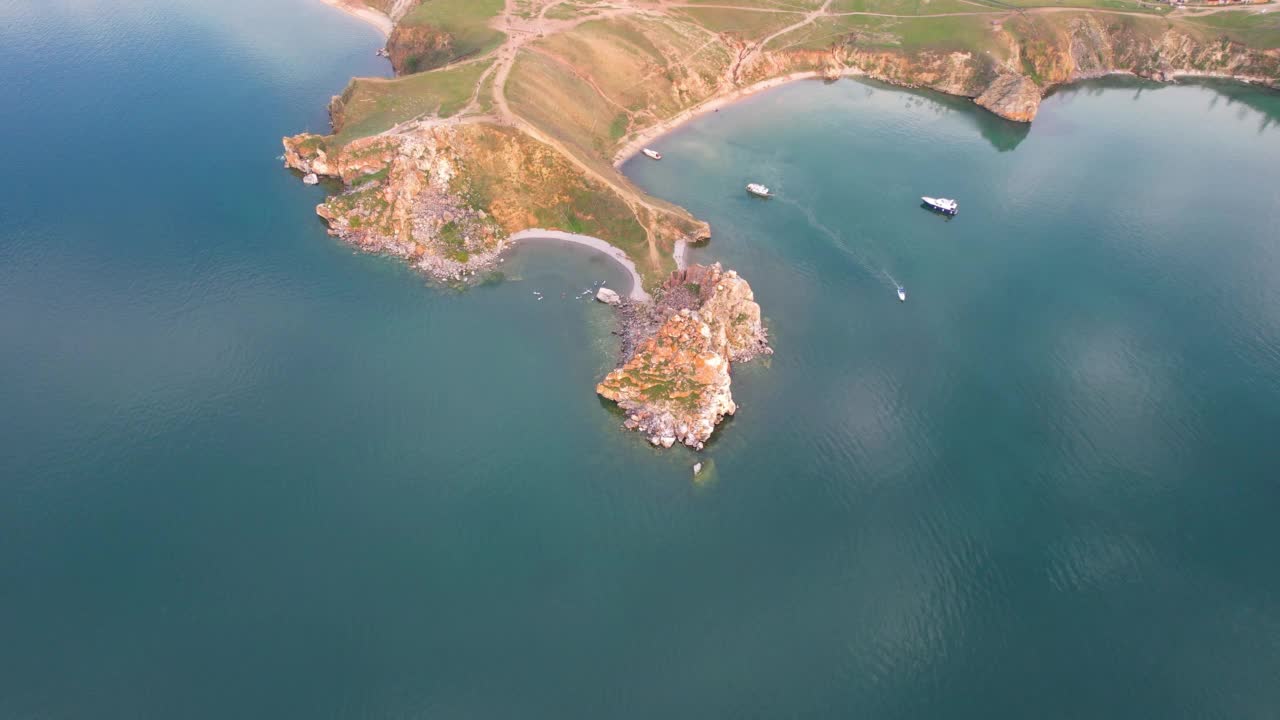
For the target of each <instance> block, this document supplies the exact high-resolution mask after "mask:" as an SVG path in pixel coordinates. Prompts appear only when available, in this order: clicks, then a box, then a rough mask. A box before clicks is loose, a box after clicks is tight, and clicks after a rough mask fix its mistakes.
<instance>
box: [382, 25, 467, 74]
mask: <svg viewBox="0 0 1280 720" xmlns="http://www.w3.org/2000/svg"><path fill="white" fill-rule="evenodd" d="M387 56H388V59H390V60H391V67H392V68H394V69H395V71H396V75H409V74H411V73H416V72H423V71H425V70H431V69H433V68H437V67H440V66H441V65H444V64H445V63H447V62H449V60H451V59H452V58H453V56H454V47H453V36H452V35H450V34H449V33H447V32H444V31H442V30H438V29H436V28H434V27H432V26H430V25H396V28H395V30H393V31H391V37H389V38H387Z"/></svg>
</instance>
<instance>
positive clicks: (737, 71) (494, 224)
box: [284, 0, 1280, 448]
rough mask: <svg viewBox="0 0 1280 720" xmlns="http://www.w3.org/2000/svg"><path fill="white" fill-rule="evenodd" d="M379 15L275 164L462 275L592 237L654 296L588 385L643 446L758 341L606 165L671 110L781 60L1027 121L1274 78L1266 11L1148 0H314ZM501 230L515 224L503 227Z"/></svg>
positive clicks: (781, 78) (748, 82)
mask: <svg viewBox="0 0 1280 720" xmlns="http://www.w3.org/2000/svg"><path fill="white" fill-rule="evenodd" d="M327 1H328V2H331V3H334V4H339V5H342V6H344V7H346V8H347V9H349V10H353V11H357V12H359V13H360V14H361V15H362V16H363V17H365V18H366V19H370V17H371V14H372V18H373V19H374V20H376V22H375V24H376V25H378V26H379V27H380V28H382V29H383V30H384V32H388V29H389V32H388V39H387V44H386V48H385V54H386V55H387V56H388V58H389V60H390V62H391V63H392V66H393V68H394V70H395V72H396V75H397V77H396V78H395V79H391V80H386V79H377V78H373V79H367V78H358V79H355V80H353V81H352V82H351V83H350V85H349V86H348V87H347V88H346V89H345V90H344V91H343V92H342V94H341V95H339V96H336V97H334V98H333V100H332V102H331V104H330V107H329V112H330V117H331V120H332V131H331V132H330V133H329V134H328V135H313V134H303V135H297V136H294V137H290V138H285V140H284V146H285V155H284V157H285V163H286V165H287V166H288V167H290V168H292V169H294V170H296V171H297V172H298V173H299V174H300V175H302V176H304V178H305V179H306V180H307V181H308V182H318V181H319V180H320V178H327V179H328V185H327V186H328V187H329V188H330V189H331V190H332V194H331V195H330V196H329V198H328V199H327V200H326V201H325V202H323V203H321V204H320V205H319V206H318V207H317V210H316V211H317V213H318V214H319V215H320V216H321V217H322V218H323V219H324V220H325V222H326V223H327V224H328V227H329V231H330V232H331V233H332V234H334V235H336V236H338V237H341V238H343V239H344V240H346V241H348V242H350V243H352V244H354V245H356V246H357V247H360V248H362V249H365V250H368V251H371V252H379V253H387V254H391V255H394V256H398V257H401V258H404V259H405V260H406V261H408V262H410V263H412V264H413V265H414V266H415V267H418V268H420V269H421V270H422V271H423V272H425V273H426V274H428V275H430V276H431V277H434V278H437V279H441V280H447V281H454V282H459V281H465V280H467V279H468V278H470V277H472V276H474V275H476V274H477V273H478V272H480V271H483V270H485V269H486V268H489V267H492V265H493V263H495V262H496V260H497V258H498V256H499V253H501V251H502V250H503V249H504V248H505V247H507V246H508V245H510V244H511V243H512V242H514V241H515V239H518V238H520V237H525V236H527V234H524V233H522V231H525V230H528V229H529V228H542V229H546V230H555V231H563V232H566V233H572V234H575V235H577V236H590V237H591V238H598V239H600V240H602V241H604V242H607V243H608V244H609V245H611V246H612V247H613V248H616V249H617V251H618V252H620V253H624V254H625V259H626V260H627V261H628V262H627V265H628V268H629V269H633V270H634V272H636V273H637V275H638V276H639V280H640V282H641V283H642V284H643V287H642V288H640V289H639V290H640V291H639V293H638V295H641V296H646V297H647V295H646V293H645V292H644V290H651V291H653V293H654V295H655V296H656V300H655V301H654V302H653V303H652V304H651V305H649V304H643V303H635V302H625V303H623V304H622V306H621V309H620V311H619V312H620V313H621V314H622V315H623V318H624V325H625V327H626V330H625V332H624V333H623V335H624V342H623V353H622V361H621V363H620V366H619V367H618V369H616V370H614V371H613V372H612V373H610V374H609V375H608V376H607V377H606V378H604V380H603V381H602V382H601V383H600V385H599V387H598V388H597V389H598V392H599V393H600V394H601V395H602V396H604V397H606V398H609V399H611V400H615V401H617V402H618V404H619V406H620V407H622V408H623V410H624V412H625V413H626V417H627V419H626V425H627V426H628V427H630V428H632V429H636V430H639V431H641V432H643V433H645V435H646V436H647V437H648V438H649V439H650V441H652V442H654V443H655V444H658V445H663V446H671V445H674V444H675V443H677V442H679V443H682V444H685V445H688V446H691V447H695V448H700V447H702V446H703V445H704V444H705V443H706V441H707V439H708V437H709V436H710V434H711V431H712V429H713V428H714V427H715V425H716V423H717V422H719V421H720V419H721V418H723V417H724V416H725V415H728V414H732V413H733V412H734V409H735V406H734V404H733V401H732V397H731V395H730V393H729V368H730V365H731V363H733V362H740V361H744V360H747V359H749V358H750V357H751V356H753V355H755V354H758V353H761V352H767V351H768V346H767V344H766V342H765V336H764V331H763V328H762V326H761V324H760V320H759V317H760V310H759V306H758V305H756V304H755V302H754V298H753V297H752V294H751V290H750V288H749V287H748V286H747V284H746V282H745V281H743V280H742V279H741V278H739V277H737V275H736V274H735V273H733V271H731V270H724V269H721V268H720V267H719V266H710V267H692V268H687V269H686V268H683V267H681V264H682V253H681V252H680V249H681V248H683V247H684V246H685V245H686V244H688V243H701V242H706V241H707V240H709V238H710V237H711V229H710V228H709V227H708V226H707V224H706V223H705V222H702V221H700V220H698V219H697V218H695V217H693V216H692V215H691V214H690V213H688V212H687V211H685V210H684V209H683V208H680V207H678V206H676V205H673V204H671V203H668V202H665V201H663V200H659V199H657V198H654V197H652V196H649V195H647V194H646V193H644V192H642V191H640V190H639V189H637V188H636V187H635V186H633V185H632V184H631V183H630V182H629V181H628V180H627V178H626V177H625V176H624V175H622V173H621V172H619V170H618V166H619V165H620V164H621V163H622V162H623V161H625V160H627V159H628V158H629V157H631V156H632V155H634V154H635V153H636V152H638V151H639V150H640V149H641V148H642V147H644V145H645V144H646V143H648V142H650V141H651V140H652V139H653V138H654V137H656V136H657V135H660V134H661V133H663V132H665V131H667V130H669V129H670V128H672V127H674V126H675V125H676V124H678V123H680V122H682V121H684V120H685V119H687V118H689V117H692V116H693V115H695V114H697V113H699V112H705V111H707V110H709V109H711V108H713V107H716V106H718V105H720V104H723V103H724V102H728V101H731V100H733V99H734V98H737V97H741V96H743V95H746V94H749V93H752V92H755V91H758V90H760V89H763V88H766V87H770V86H773V85H777V84H779V83H782V82H788V81H791V80H795V79H799V78H810V77H821V78H825V79H835V78H839V77H841V76H844V75H864V76H867V77H870V78H874V79H878V80H881V81H885V82H889V83H894V84H897V85H902V86H909V87H919V88H928V89H932V90H936V91H939V92H943V93H948V94H952V95H959V96H964V97H968V98H972V99H973V101H974V102H975V103H977V104H978V105H980V106H981V107H984V108H987V109H988V110H990V111H991V112H993V113H995V114H997V115H999V116H1001V117H1004V118H1006V119H1008V120H1010V121H1017V122H1030V121H1031V120H1032V119H1034V117H1035V115H1036V112H1037V110H1038V108H1039V105H1040V100H1041V98H1042V97H1043V96H1044V94H1045V93H1046V92H1048V91H1049V90H1051V89H1052V88H1053V87H1055V86H1057V85H1060V84H1062V83H1067V82H1071V81H1073V80H1078V79H1083V78H1091V77H1097V76H1100V75H1104V74H1108V73H1129V74H1134V75H1139V76H1142V77H1146V78H1152V79H1155V80H1161V81H1167V80H1172V79H1175V78H1177V77H1181V76H1212V77H1223V78H1231V79H1236V80H1241V81H1245V82H1252V83H1258V84H1263V85H1267V86H1270V87H1276V86H1277V85H1278V83H1280V12H1277V13H1270V12H1265V10H1266V9H1267V8H1263V11H1256V10H1253V9H1249V8H1246V9H1229V10H1222V9H1219V8H1216V7H1215V8H1204V7H1201V8H1187V7H1183V6H1181V5H1179V6H1174V5H1168V4H1161V3H1153V2H1149V1H1148V0H1076V2H1074V3H1072V6H1069V7H1068V6H1063V5H1062V4H1061V3H1059V2H1056V1H1055V2H1048V1H1047V0H1046V1H1045V2H1037V0H1020V1H1019V2H1018V3H1016V4H1009V3H1006V2H995V1H994V0H876V1H875V2H867V0H789V1H788V2H785V3H783V2H774V1H773V0H751V2H738V1H736V0H726V1H725V2H717V3H714V4H710V3H706V2H700V1H698V0H685V1H681V0H599V1H585V0H327ZM513 238H514V239H513Z"/></svg>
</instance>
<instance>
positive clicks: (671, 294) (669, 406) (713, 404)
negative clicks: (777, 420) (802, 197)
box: [596, 263, 772, 450]
mask: <svg viewBox="0 0 1280 720" xmlns="http://www.w3.org/2000/svg"><path fill="white" fill-rule="evenodd" d="M654 312H655V315H657V317H658V318H659V322H660V324H659V326H658V328H657V330H656V331H654V332H653V334H652V335H650V336H649V337H648V338H646V339H644V340H643V341H641V342H640V343H639V345H638V346H637V348H636V351H635V354H634V355H633V356H632V357H631V358H630V359H629V360H628V361H627V362H626V363H625V364H624V365H623V366H622V367H620V368H618V369H616V370H614V371H613V372H611V373H609V374H608V375H607V376H606V377H605V378H604V380H602V381H601V382H600V384H599V385H598V386H597V387H596V392H597V393H599V394H600V395H601V396H602V397H605V398H607V399H609V400H613V401H614V402H616V403H618V406H619V407H620V408H622V409H623V411H625V412H626V414H627V419H626V421H625V423H624V426H625V427H627V428H628V429H630V430H637V431H639V432H642V433H644V434H645V435H646V436H647V437H648V439H649V441H650V442H651V443H653V444H654V445H661V446H662V447H671V446H672V445H674V444H675V443H677V442H679V443H683V444H685V445H687V446H689V447H692V448H695V449H698V450H701V449H702V448H703V446H704V445H705V443H706V442H707V440H708V439H710V437H711V433H712V432H713V431H714V430H715V427H716V425H717V424H719V423H720V421H721V420H722V419H724V417H725V416H726V415H732V414H733V413H734V412H735V411H736V410H737V406H736V405H735V404H734V402H733V394H732V393H731V392H730V390H729V386H730V382H731V381H730V377H729V369H730V363H731V362H746V361H748V360H751V359H752V358H754V357H755V356H757V355H759V354H767V353H770V352H772V351H771V350H770V349H769V346H768V342H767V338H766V334H765V330H764V327H763V325H762V324H761V320H760V306H759V305H757V304H756V302H755V297H754V296H753V294H752V292H751V286H750V285H748V284H747V282H746V281H745V280H743V279H742V278H740V277H738V274H737V273H736V272H734V271H732V270H728V271H726V270H724V269H723V268H721V266H720V265H719V263H717V264H715V265H710V266H703V265H694V266H692V267H690V268H688V269H686V270H683V271H679V272H677V273H675V274H673V275H672V276H671V278H670V279H669V280H667V282H666V283H665V284H664V285H663V287H662V288H661V290H660V291H659V300H658V302H657V305H656V307H655V309H654Z"/></svg>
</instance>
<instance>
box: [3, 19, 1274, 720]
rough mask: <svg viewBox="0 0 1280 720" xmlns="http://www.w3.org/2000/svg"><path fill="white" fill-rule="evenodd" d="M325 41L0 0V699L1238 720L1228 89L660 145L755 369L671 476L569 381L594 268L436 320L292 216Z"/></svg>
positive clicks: (615, 713) (432, 306) (336, 75)
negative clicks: (757, 318) (758, 346)
mask: <svg viewBox="0 0 1280 720" xmlns="http://www.w3.org/2000/svg"><path fill="white" fill-rule="evenodd" d="M377 42H378V38H377V36H376V34H375V33H374V32H373V31H372V30H370V29H368V28H366V27H364V26H363V25H361V24H360V23H358V22H355V21H351V20H349V19H347V18H346V17H345V16H343V15H341V14H339V13H336V12H334V11H332V10H330V9H328V8H325V7H323V6H321V5H319V4H318V3H314V2H312V0H277V1H276V2H272V3H258V2H251V1H250V0H230V1H229V2H223V3H219V4H217V5H216V6H212V5H207V4H202V3H196V2H179V3H162V2H160V1H159V0H139V1H137V2H132V3H128V4H125V5H124V6H123V7H116V6H113V7H112V8H110V12H107V11H106V9H105V7H104V6H93V5H78V6H77V5H71V4H65V3H35V2H27V1H25V0H17V1H16V2H15V1H14V0H0V96H2V97H4V98H6V102H5V103H0V131H2V132H3V136H4V137H6V138H8V139H10V142H8V143H6V159H7V160H8V167H7V170H8V172H7V174H6V179H5V180H4V182H3V187H4V192H2V193H0V218H3V223H2V224H0V340H2V342H0V407H2V408H4V410H5V412H3V413H0V638H3V642H0V718H3V719H7V718H28V717H40V718H80V717H95V718H117V717H119V718H124V717H166V718H167V717H186V718H199V717H208V718H225V717H273V718H280V717H313V718H314V717H333V718H351V717H378V718H382V717H387V718H391V717H501V718H505V717H557V718H563V717H579V716H594V717H636V718H652V717H661V716H667V717H849V716H860V717H875V718H919V717H974V718H978V717H981V718H984V719H985V718H991V717H1008V718H1023V717H1044V718H1057V717H1060V718H1076V717H1095V718H1096V717H1175V718H1205V717H1220V718H1269V717H1273V716H1274V712H1275V708H1276V707H1277V706H1280V690H1278V688H1280V686H1277V684H1276V683H1275V682H1274V678H1275V677H1276V676H1277V675H1278V674H1280V605H1278V604H1277V598H1280V572H1277V570H1276V569H1275V567H1274V566H1275V563H1274V561H1273V560H1272V558H1271V554H1272V552H1271V551H1272V549H1273V548H1275V547H1277V544H1278V543H1277V541H1280V530H1277V526H1276V524H1275V522H1274V520H1273V517H1272V516H1273V512H1272V511H1273V509H1274V508H1275V507H1276V506H1277V505H1278V504H1280V480H1278V479H1277V478H1278V477H1280V475H1278V474H1277V472H1276V468H1277V467H1280V450H1278V449H1277V448H1276V447H1275V444H1274V441H1273V437H1274V435H1275V431H1276V428H1280V409H1278V408H1280V402H1278V401H1280V326H1278V323H1280V290H1278V289H1277V287H1278V286H1277V285H1276V284H1275V283H1274V278H1275V276H1276V270H1277V263H1278V261H1280V249H1278V248H1277V242H1276V240H1277V238H1276V235H1277V233H1276V228H1277V227H1280V183H1277V179H1278V177H1277V169H1276V168H1277V161H1280V129H1278V128H1276V127H1275V126H1274V123H1275V120H1276V119H1277V118H1278V117H1280V102H1278V101H1277V98H1276V96H1274V95H1263V94H1259V93H1256V92H1252V91H1248V90H1244V89H1241V88H1234V87H1228V88H1224V92H1225V93H1227V94H1223V93H1220V92H1218V91H1216V90H1214V89H1209V88H1202V87H1177V88H1153V87H1148V86H1135V85H1133V84H1131V83H1118V84H1117V83H1113V84H1102V85H1098V84H1095V85H1088V86H1085V87H1083V88H1081V89H1078V90H1075V91H1072V92H1067V93H1059V94H1057V95H1055V96H1054V97H1053V98H1051V99H1050V100H1049V101H1047V102H1046V103H1045V106H1044V109H1043V111H1042V114H1041V117H1040V119H1038V120H1037V123H1036V125H1035V126H1034V127H1033V128H1031V129H1030V130H1029V131H1027V130H1026V129H1025V128H1017V127H1014V126H1009V125H1007V124H1005V123H1003V122H1000V121H998V120H995V119H994V118H991V117H989V116H987V115H985V114H983V113H981V112H979V111H976V110H974V109H973V108H971V107H970V106H969V105H967V104H965V103H962V102H960V101H952V100H947V99H939V98H935V97H933V96H921V95H915V94H910V93H905V92H901V91H897V90H890V89H887V88H881V87H876V86H871V85H866V84H861V83H855V82H852V81H849V82H841V83H837V84H834V85H829V86H824V85H821V84H816V83H813V84H809V83H804V84H799V85H794V86H791V87H788V88H784V89H782V90H780V91H776V92H773V93H769V94H766V95H762V96H759V97H757V98H753V99H751V100H749V101H747V102H745V103H743V104H741V105H739V106H736V107H734V108H732V109H726V110H723V111H721V112H719V113H716V114H713V115H710V116H707V117H704V118H701V119H699V120H697V121H695V122H694V123H692V124H691V125H689V126H687V128H685V129H683V130H681V131H679V132H678V133H676V134H674V135H672V136H671V137H669V138H667V139H665V140H663V141H662V143H661V145H660V147H661V149H663V151H664V152H666V154H667V159H666V160H664V161H663V162H661V163H651V162H645V163H639V162H638V163H633V165H632V166H629V167H628V168H627V169H628V172H630V173H631V174H632V176H633V177H634V178H635V179H636V181H637V182H639V183H641V184H643V185H645V186H646V187H648V188H650V189H652V190H653V191H654V192H656V193H659V194H661V195H663V196H665V197H668V198H671V199H673V200H675V201H678V202H681V203H682V204H685V205H687V206H688V207H690V208H691V209H692V210H693V211H695V212H696V213H697V214H699V215H700V216H702V217H705V218H707V219H708V220H710V221H711V222H712V223H713V225H714V227H715V229H716V237H715V239H714V240H713V242H712V243H711V244H710V245H709V246H708V247H707V248H705V249H699V250H696V251H694V253H693V254H694V256H695V259H706V260H723V261H725V262H726V263H728V264H729V265H731V266H732V267H735V268H737V269H739V270H740V271H741V272H742V273H743V274H744V275H745V276H746V277H747V278H748V279H749V280H750V281H751V283H752V285H753V287H754V288H755V289H756V293H757V297H758V298H759V300H760V301H761V303H762V304H763V306H764V309H765V313H766V315H767V316H768V317H769V321H770V325H771V329H772V332H773V336H774V339H775V345H776V347H777V349H778V354H777V355H775V356H774V357H773V358H772V360H771V361H770V362H769V363H759V364H753V365H749V366H743V367H740V368H738V369H737V370H736V375H735V395H736V397H737V399H738V400H739V401H740V403H741V405H742V406H743V410H742V412H741V413H740V414H739V416H738V417H737V418H735V419H734V420H732V421H731V422H729V423H727V424H725V425H724V426H723V427H722V428H721V431H720V433H719V435H718V437H717V439H716V441H715V442H714V443H713V444H712V445H711V447H710V449H709V451H708V452H707V453H705V454H704V455H705V458H708V459H710V461H711V462H712V464H713V469H712V470H711V480H710V482H708V483H707V484H705V485H703V486H695V485H693V484H692V483H691V482H690V478H689V465H690V464H691V463H692V462H693V459H694V458H693V456H692V455H690V454H688V453H683V452H666V453H662V452H657V451H653V450H650V449H649V448H647V447H646V446H645V445H644V443H643V442H642V441H641V439H640V438H639V437H637V436H635V435H630V434H626V433H623V432H621V431H619V430H618V429H617V425H618V417H617V416H616V414H615V413H614V412H613V411H612V410H611V409H610V408H609V407H608V406H607V405H606V404H604V403H601V402H600V401H599V400H598V399H597V398H596V397H595V395H594V394H593V392H592V390H593V387H594V383H595V381H596V380H597V379H598V378H599V377H600V376H601V375H602V374H603V372H604V371H605V370H606V369H607V368H608V367H609V365H610V360H611V353H612V349H613V338H612V336H610V335H609V329H610V318H609V316H608V314H607V312H606V311H605V310H604V309H603V308H602V307H600V306H599V305H597V304H595V303H590V302H585V301H578V300H574V299H573V296H574V295H575V294H576V293H577V292H578V291H580V290H581V289H582V288H584V287H586V286H588V285H590V284H591V283H593V282H595V281H598V280H608V281H610V282H611V283H615V284H623V283H624V282H625V280H624V276H623V275H622V273H621V272H620V271H619V270H618V269H617V268H615V267H613V266H611V265H610V264H609V263H608V262H607V261H606V260H605V259H603V258H602V257H600V256H597V255H593V254H591V253H588V252H582V251H575V250H567V249H564V248H558V247H553V246H528V247H525V248H522V249H521V250H519V251H518V252H517V253H516V254H514V255H513V256H512V257H511V258H509V259H508V260H507V263H506V264H505V266H504V267H505V273H506V275H507V280H506V281H505V282H501V283H494V284H490V285H486V286H484V287H481V288H478V289H475V290H472V291H470V292H467V293H463V294H458V293H454V292H448V291H442V290H439V289H435V288H432V287H430V286H427V285H426V284H425V283H423V282H422V281H421V279H420V278H418V277H417V276H415V275H414V274H412V273H411V272H409V271H407V270H405V269H403V268H402V267H400V266H399V265H398V264H397V263H395V262H394V261H390V260H384V259H380V258H373V257H367V256H361V255H355V254H353V253H352V252H351V251H350V250H349V249H348V248H346V247H344V246H342V245H341V244H340V243H337V242H335V241H333V240H332V239H330V238H328V237H327V236H326V235H325V234H324V231H323V227H322V226H321V225H320V223H319V221H318V220H316V219H315V218H314V216H313V214H312V206H313V205H314V204H315V203H316V202H318V201H319V199H320V197H321V191H320V190H318V189H316V188H307V187H305V186H303V185H301V184H300V183H298V182H297V180H296V179H295V178H294V177H292V176H291V175H290V174H289V173H287V172H285V171H283V170H281V169H280V168H279V162H278V161H277V160H276V159H275V156H276V155H278V154H279V152H280V150H279V137H280V136H281V135H284V134H286V133H290V132H294V131H296V130H298V129H302V128H306V127H311V128H313V129H316V128H321V127H323V126H324V122H325V118H324V111H323V106H324V103H325V101H326V100H327V98H328V96H329V95H331V94H333V93H334V92H337V91H338V90H339V89H340V88H341V86H342V85H343V83H344V82H345V80H346V78H347V77H348V76H349V75H351V74H353V73H363V74H372V73H380V72H384V66H383V65H382V64H381V63H380V62H379V61H378V60H376V58H374V57H373V55H372V50H373V48H374V47H375V46H376V44H377ZM751 180H758V181H762V182H765V183H767V184H770V185H771V186H773V187H774V188H775V189H776V190H777V191H778V192H779V194H780V197H779V198H777V199H776V200H774V201H771V202H767V203H765V202H753V201H750V200H749V199H748V198H746V197H745V196H744V194H743V193H742V191H741V187H742V185H744V184H745V183H746V182H748V181H751ZM935 193H937V194H950V195H954V196H956V197H958V198H959V199H960V201H961V206H962V209H961V215H960V216H959V217H957V218H956V219H954V220H952V221H949V222H948V221H945V220H943V219H941V218H939V217H936V216H933V215H931V214H929V213H927V212H925V211H923V210H921V209H919V208H918V207H917V206H916V204H915V202H914V201H913V198H915V197H917V196H919V195H922V194H935ZM890 276H891V277H892V278H896V279H897V280H898V281H901V282H902V283H904V284H905V285H906V286H907V289H908V291H909V293H910V296H911V297H910V301H909V302H908V303H907V304H905V305H900V304H898V303H897V302H896V300H895V299H894V297H893V294H892V281H891V280H890ZM534 290H538V291H540V292H543V293H545V294H546V296H547V300H545V301H541V302H539V301H536V300H534V297H533V294H532V293H533V291H534ZM562 295H563V297H561V296H562Z"/></svg>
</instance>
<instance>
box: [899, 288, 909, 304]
mask: <svg viewBox="0 0 1280 720" xmlns="http://www.w3.org/2000/svg"><path fill="white" fill-rule="evenodd" d="M906 301H907V289H906V288H904V287H902V286H901V285H899V286H898V302H906Z"/></svg>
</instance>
